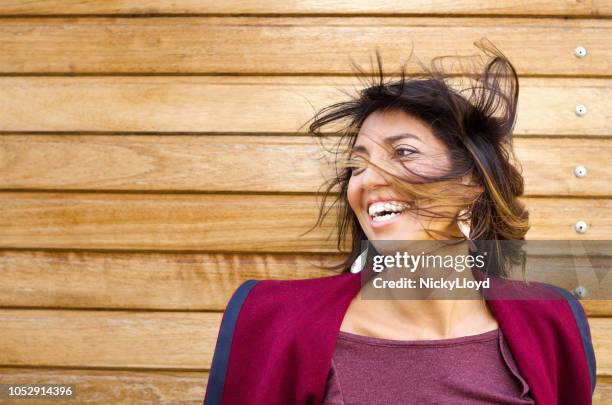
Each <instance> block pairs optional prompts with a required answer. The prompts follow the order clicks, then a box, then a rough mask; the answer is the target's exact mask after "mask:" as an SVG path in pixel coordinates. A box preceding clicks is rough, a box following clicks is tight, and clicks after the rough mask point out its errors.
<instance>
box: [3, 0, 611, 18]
mask: <svg viewBox="0 0 612 405" xmlns="http://www.w3.org/2000/svg"><path fill="white" fill-rule="evenodd" d="M381 13H384V14H393V15H398V14H416V15H419V14H426V15H431V14H440V15H448V14H455V15H465V14H467V15H474V14H484V15H491V16H504V15H567V16H572V17H575V16H604V15H610V14H612V6H610V3H609V2H607V1H605V0H591V1H554V0H540V1H537V2H536V1H532V2H524V1H521V0H506V1H504V2H503V3H499V2H496V1H494V0H454V1H436V2H431V3H428V2H423V1H417V0H378V1H371V0H370V1H368V0H353V1H351V2H340V1H334V0H316V1H314V0H266V1H260V2H257V3H252V2H245V1H240V0H227V1H224V2H222V3H220V2H216V1H213V0H182V1H180V2H171V1H166V0H122V1H120V2H109V1H105V0H70V1H66V0H63V1H57V0H56V1H49V0H4V1H3V2H2V4H1V5H0V15H41V14H42V15H57V14H60V15H68V14H102V15H116V14H178V15H187V14H228V15H231V14H298V15H299V14H345V15H352V14H357V15H361V14H381Z"/></svg>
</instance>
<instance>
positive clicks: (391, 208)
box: [368, 201, 410, 217]
mask: <svg viewBox="0 0 612 405" xmlns="http://www.w3.org/2000/svg"><path fill="white" fill-rule="evenodd" d="M409 207H410V204H408V203H405V202H399V201H388V202H376V203H373V204H371V205H370V206H369V207H368V213H369V214H370V215H371V216H373V217H376V216H377V215H378V214H379V213H381V212H383V211H387V212H402V211H404V210H405V209H406V208H409ZM387 215H389V214H387ZM385 216H386V215H385ZM383 217H384V216H383Z"/></svg>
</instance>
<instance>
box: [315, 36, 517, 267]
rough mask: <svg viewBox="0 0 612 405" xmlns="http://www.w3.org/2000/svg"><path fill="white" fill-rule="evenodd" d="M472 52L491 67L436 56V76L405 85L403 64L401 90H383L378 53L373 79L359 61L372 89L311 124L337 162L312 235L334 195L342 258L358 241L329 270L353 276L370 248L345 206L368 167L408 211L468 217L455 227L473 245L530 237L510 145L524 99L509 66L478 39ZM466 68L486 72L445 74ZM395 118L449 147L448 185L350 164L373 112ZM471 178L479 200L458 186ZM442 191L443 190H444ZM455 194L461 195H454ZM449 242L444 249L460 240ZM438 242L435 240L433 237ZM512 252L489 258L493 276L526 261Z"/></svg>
mask: <svg viewBox="0 0 612 405" xmlns="http://www.w3.org/2000/svg"><path fill="white" fill-rule="evenodd" d="M474 45H475V46H476V47H478V48H479V49H480V50H481V51H483V52H484V53H485V55H487V56H488V57H489V58H488V59H487V60H486V61H483V60H482V56H481V55H476V56H470V57H467V58H466V57H458V56H439V57H436V58H434V59H433V60H432V61H431V63H430V67H429V68H428V67H426V66H424V65H423V64H421V63H420V62H419V65H420V66H421V68H422V71H421V72H420V73H418V74H416V75H413V77H407V76H406V72H405V70H406V65H405V64H402V66H401V72H400V76H399V79H396V80H385V74H384V72H383V67H382V61H381V56H380V53H379V51H378V49H377V50H376V61H377V65H378V70H377V72H375V73H373V74H372V75H371V76H370V75H368V74H367V73H365V72H364V71H363V70H362V69H361V68H360V67H359V66H358V65H356V64H355V62H353V61H352V66H353V67H354V68H356V69H357V77H358V78H359V79H360V80H361V79H365V80H363V81H362V84H363V89H361V90H360V91H358V94H357V95H356V96H351V95H350V94H349V96H350V97H351V98H350V99H349V100H348V101H343V102H339V103H336V104H333V105H330V106H327V107H325V108H323V109H321V110H320V111H318V112H317V113H316V114H315V116H314V117H313V118H312V119H311V120H310V121H312V122H310V121H309V122H310V125H309V134H311V135H312V136H314V137H316V139H318V140H319V141H320V142H321V145H322V146H324V142H323V140H324V139H325V140H326V141H329V140H332V141H334V140H335V141H336V142H335V147H334V149H333V150H328V151H330V152H331V153H333V161H334V163H335V176H334V177H333V178H331V179H329V180H328V181H327V182H326V183H325V184H324V185H323V187H324V188H325V191H324V193H323V201H322V203H321V206H320V210H319V217H318V219H317V222H316V224H315V225H314V226H313V228H314V227H316V226H319V225H321V224H322V222H323V219H324V218H325V216H326V215H327V213H328V212H329V209H327V210H325V208H326V204H325V202H326V201H327V199H328V198H329V197H330V195H332V194H333V193H337V197H336V198H335V200H334V202H333V204H332V207H333V206H336V210H337V219H336V221H337V223H336V232H337V248H338V250H339V251H341V250H342V248H343V246H344V243H345V242H347V237H349V236H350V239H351V240H350V243H351V248H350V253H349V254H348V256H346V258H345V260H343V261H342V262H341V263H340V264H338V265H332V266H327V267H326V268H328V269H330V270H338V269H342V271H343V272H346V271H349V268H350V266H351V264H352V263H353V262H354V261H355V259H356V258H357V257H358V256H359V254H360V249H361V241H362V240H367V237H366V235H365V233H364V231H363V229H362V228H361V225H360V224H359V221H358V219H357V216H356V215H355V213H354V212H353V210H352V209H351V207H350V205H349V202H348V198H347V189H348V183H349V180H350V178H351V175H352V171H353V170H354V169H355V167H358V166H364V165H366V166H367V165H370V166H372V167H373V168H374V169H375V170H376V171H377V172H379V173H380V174H381V175H382V176H384V177H385V178H386V179H388V180H389V181H390V182H391V184H393V186H394V188H395V189H397V190H398V191H399V192H400V193H401V194H402V195H405V196H406V197H407V199H409V201H414V202H417V203H418V202H419V201H426V200H427V201H435V202H438V203H439V204H441V205H438V207H440V206H444V207H447V206H454V207H459V208H465V209H466V210H467V213H466V214H465V216H462V217H461V218H459V217H458V216H457V214H454V215H455V217H454V219H455V220H457V221H466V222H467V223H469V225H470V229H471V230H470V235H469V236H470V238H469V239H470V240H472V241H474V242H471V243H476V242H477V241H478V240H484V241H488V242H487V243H491V242H489V241H502V240H524V239H525V234H526V233H527V231H528V230H529V224H528V218H529V213H528V212H527V210H526V209H525V207H524V205H523V204H522V203H521V202H520V201H519V200H518V198H517V197H519V196H521V195H522V194H523V189H524V181H523V177H522V175H521V172H520V168H518V169H517V167H515V166H518V162H517V161H516V158H515V156H514V152H513V145H512V131H513V129H514V125H515V121H516V111H517V103H518V95H519V83H518V75H517V73H516V71H515V69H514V67H513V66H512V64H511V63H510V62H509V61H508V59H507V58H506V57H505V56H504V55H503V54H502V53H501V52H500V51H499V49H497V48H496V47H495V46H494V45H493V44H491V43H490V42H489V41H488V40H486V39H481V40H480V41H477V42H475V43H474ZM464 60H467V61H468V62H471V61H479V63H478V64H476V65H472V66H471V68H467V69H466V68H465V67H464V66H463V65H462V66H461V67H462V69H461V70H460V72H459V73H460V74H459V75H457V74H455V75H453V73H452V72H447V71H446V69H445V66H444V63H445V62H447V61H451V62H452V61H459V62H462V61H464ZM483 65H484V66H483ZM474 66H476V67H475V68H474ZM451 70H452V69H451ZM465 78H467V79H468V85H467V86H466V85H464V84H463V80H464V79H465ZM458 79H461V80H458ZM454 81H455V82H457V83H454ZM455 87H456V88H455ZM398 110H399V111H403V112H405V113H407V114H409V115H410V116H412V117H416V118H418V119H419V120H421V121H422V122H423V123H425V124H426V125H427V126H428V127H429V128H430V129H431V131H432V133H433V134H434V135H435V136H436V137H437V138H438V139H440V140H441V141H442V142H443V143H444V144H445V145H446V147H447V148H448V151H449V153H450V161H451V163H452V166H453V167H452V169H451V170H450V171H449V172H446V173H445V174H444V175H442V176H427V175H424V174H423V173H416V172H414V171H412V170H410V168H409V167H408V166H406V165H403V164H402V166H403V168H404V169H406V171H407V172H409V176H406V177H403V176H397V175H394V174H392V173H390V172H388V171H386V170H385V169H383V168H382V167H380V166H377V165H376V164H374V163H373V162H370V161H366V160H364V159H360V160H359V161H356V160H355V159H349V157H350V156H349V155H350V152H351V149H352V147H353V146H354V144H355V141H356V138H357V134H358V132H359V131H360V129H361V126H362V124H363V122H364V121H365V119H366V118H367V117H368V116H369V115H370V114H371V113H373V112H374V111H381V112H384V111H398ZM339 123H345V125H344V126H341V127H340V129H337V130H334V131H324V128H327V126H328V125H329V124H339ZM465 175H471V176H472V177H471V178H472V179H473V181H474V183H475V185H476V186H478V191H474V190H473V189H474V188H475V187H474V186H467V185H463V184H458V182H457V179H460V178H461V177H463V176H465ZM417 179H418V180H417ZM440 185H444V186H445V187H444V188H440ZM457 188H460V191H459V192H454V191H455V190H457ZM329 208H331V207H329ZM416 209H417V213H418V215H423V216H439V215H440V213H439V212H436V213H433V212H432V211H431V210H428V209H427V207H424V206H423V205H421V204H416ZM456 211H457V210H455V211H454V212H456ZM313 228H311V229H310V230H312V229H313ZM310 230H309V231H310ZM309 231H307V232H309ZM425 231H426V232H428V234H429V235H430V236H432V233H433V234H440V231H434V230H427V229H426V230H425ZM442 236H443V238H446V239H454V238H456V237H457V236H456V235H449V234H442ZM432 237H433V238H434V239H435V235H434V236H432ZM494 243H495V242H494ZM507 247H508V245H505V244H502V243H498V244H497V246H496V249H495V251H496V252H497V253H496V254H494V255H492V256H491V255H489V263H488V265H489V268H490V269H496V270H493V272H494V273H498V274H503V273H504V268H505V266H507V264H508V263H515V264H517V263H519V262H520V260H524V258H522V256H521V254H520V253H519V252H518V251H517V250H516V249H508V248H507Z"/></svg>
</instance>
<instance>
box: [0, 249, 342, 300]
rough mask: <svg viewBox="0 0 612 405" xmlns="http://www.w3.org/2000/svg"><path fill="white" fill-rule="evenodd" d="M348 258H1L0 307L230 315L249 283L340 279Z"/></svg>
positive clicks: (18, 254) (3, 254) (16, 254)
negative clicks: (336, 267) (334, 268)
mask: <svg viewBox="0 0 612 405" xmlns="http://www.w3.org/2000/svg"><path fill="white" fill-rule="evenodd" d="M339 259H340V256H337V255H333V256H325V255H299V254H289V255H284V254H275V255H271V254H221V253H212V254H198V253H191V254H188V253H129V252H112V253H104V252H44V251H38V252H30V251H0V274H2V279H3V282H2V283H1V284H0V306H2V307H10V306H18V307H19V306H22V307H29V306H33V307H64V308H109V309H110V308H114V309H122V308H123V309H130V308H132V309H135V308H138V309H166V310H181V309H182V310H223V309H224V308H225V305H226V304H227V302H228V300H229V298H230V296H231V294H232V293H233V292H234V291H235V290H236V288H238V286H239V285H240V284H241V283H242V282H244V281H246V280H249V279H258V280H263V279H297V278H312V277H320V276H326V275H332V274H335V273H333V272H331V271H329V270H323V269H317V267H316V266H320V265H329V264H331V263H332V262H334V261H335V262H336V263H337V262H338V260H339Z"/></svg>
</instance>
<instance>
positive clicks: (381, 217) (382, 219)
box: [372, 212, 400, 222]
mask: <svg viewBox="0 0 612 405" xmlns="http://www.w3.org/2000/svg"><path fill="white" fill-rule="evenodd" d="M398 215H400V214H399V213H397V212H393V213H391V214H386V215H382V216H380V217H374V218H372V221H374V222H384V221H388V220H390V219H391V218H393V217H396V216H398Z"/></svg>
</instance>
